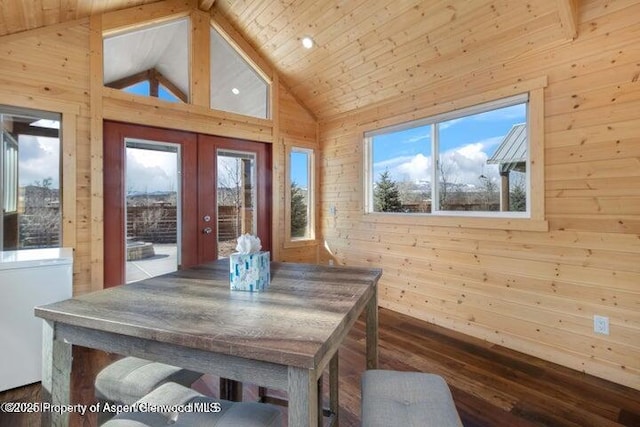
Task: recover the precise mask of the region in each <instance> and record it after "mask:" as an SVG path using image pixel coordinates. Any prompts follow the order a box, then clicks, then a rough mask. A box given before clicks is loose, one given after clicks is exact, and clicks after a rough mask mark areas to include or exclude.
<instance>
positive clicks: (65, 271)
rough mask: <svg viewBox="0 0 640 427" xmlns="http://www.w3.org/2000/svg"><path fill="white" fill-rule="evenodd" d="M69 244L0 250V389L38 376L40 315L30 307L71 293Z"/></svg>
mask: <svg viewBox="0 0 640 427" xmlns="http://www.w3.org/2000/svg"><path fill="white" fill-rule="evenodd" d="M72 283H73V250H72V249H70V248H49V249H25V250H19V251H5V252H0V349H1V350H0V391H4V390H9V389H11V388H15V387H19V386H23V385H26V384H31V383H34V382H38V381H40V380H41V379H42V319H39V318H37V317H35V316H34V314H33V308H34V307H35V306H38V305H44V304H49V303H52V302H56V301H61V300H64V299H67V298H71V295H72V286H73V285H72Z"/></svg>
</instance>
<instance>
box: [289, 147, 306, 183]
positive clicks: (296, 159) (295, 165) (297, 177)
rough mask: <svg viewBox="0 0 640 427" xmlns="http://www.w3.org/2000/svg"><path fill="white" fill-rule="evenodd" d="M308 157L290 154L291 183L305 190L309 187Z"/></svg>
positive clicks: (299, 153) (298, 153) (297, 153)
mask: <svg viewBox="0 0 640 427" xmlns="http://www.w3.org/2000/svg"><path fill="white" fill-rule="evenodd" d="M308 162H309V157H308V155H307V154H306V153H301V152H295V151H293V152H291V164H290V168H291V181H292V182H295V183H296V184H297V185H298V187H301V188H306V187H308V186H309V172H308V171H309V163H308Z"/></svg>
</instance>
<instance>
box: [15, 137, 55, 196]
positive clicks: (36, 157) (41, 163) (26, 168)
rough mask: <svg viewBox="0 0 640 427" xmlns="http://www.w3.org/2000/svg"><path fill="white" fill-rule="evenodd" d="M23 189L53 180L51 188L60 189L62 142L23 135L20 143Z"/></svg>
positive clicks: (20, 168) (20, 174) (20, 173)
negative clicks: (49, 179) (46, 180)
mask: <svg viewBox="0 0 640 427" xmlns="http://www.w3.org/2000/svg"><path fill="white" fill-rule="evenodd" d="M18 144H19V149H18V156H19V160H18V161H19V166H18V167H19V183H18V185H19V186H21V187H24V186H27V185H33V184H35V183H42V181H43V180H45V179H47V178H51V188H60V166H59V165H60V153H59V152H60V140H58V139H57V138H45V137H40V136H31V135H21V136H20V140H19V142H18Z"/></svg>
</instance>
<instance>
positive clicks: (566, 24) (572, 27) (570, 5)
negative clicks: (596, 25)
mask: <svg viewBox="0 0 640 427" xmlns="http://www.w3.org/2000/svg"><path fill="white" fill-rule="evenodd" d="M557 3H558V15H560V25H562V30H563V32H564V34H565V36H566V37H567V38H568V39H571V40H573V39H575V38H576V37H577V36H578V0H557Z"/></svg>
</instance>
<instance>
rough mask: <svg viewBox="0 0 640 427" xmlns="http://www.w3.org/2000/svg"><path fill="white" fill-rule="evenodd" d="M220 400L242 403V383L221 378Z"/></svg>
mask: <svg viewBox="0 0 640 427" xmlns="http://www.w3.org/2000/svg"><path fill="white" fill-rule="evenodd" d="M220 398H221V399H224V400H229V401H231V402H242V383H241V382H238V381H234V380H230V379H228V378H220Z"/></svg>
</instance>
